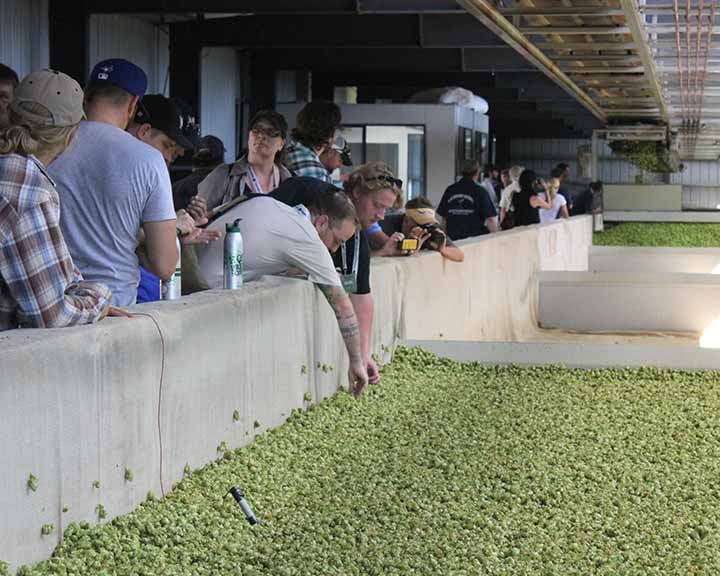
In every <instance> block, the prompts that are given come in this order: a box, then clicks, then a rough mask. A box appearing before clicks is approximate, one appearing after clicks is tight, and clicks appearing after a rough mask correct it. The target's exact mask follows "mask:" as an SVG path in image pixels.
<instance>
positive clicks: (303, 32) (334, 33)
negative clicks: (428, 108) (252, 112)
mask: <svg viewBox="0 0 720 576" xmlns="http://www.w3.org/2000/svg"><path fill="white" fill-rule="evenodd" d="M171 26H173V27H175V28H176V29H177V30H178V31H179V33H180V34H181V35H184V37H186V38H187V39H188V40H189V41H193V42H196V43H197V44H199V45H200V46H235V47H238V48H244V47H258V46H261V47H268V48H281V47H282V48H288V49H290V48H294V47H300V46H302V47H326V48H359V47H378V46H381V47H385V48H393V47H399V48H409V47H425V48H474V47H479V48H482V47H504V46H505V44H504V43H503V41H502V40H501V39H500V38H498V37H497V36H496V35H495V34H493V33H492V32H491V31H490V30H488V29H487V28H486V27H484V26H483V25H482V24H481V23H479V22H478V21H477V19H475V18H473V17H472V16H471V15H469V14H425V15H418V14H382V15H380V14H366V15H362V16H357V15H353V14H329V15H328V14H319V15H316V16H307V15H305V16H302V15H301V16H298V15H294V16H283V15H278V16H269V15H264V14H263V15H249V16H240V17H232V18H216V19H205V20H199V21H198V20H190V21H184V22H176V23H173V24H172V25H171Z"/></svg>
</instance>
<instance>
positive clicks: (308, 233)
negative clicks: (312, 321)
mask: <svg viewBox="0 0 720 576" xmlns="http://www.w3.org/2000/svg"><path fill="white" fill-rule="evenodd" d="M236 218H241V221H240V233H241V234H242V237H243V280H245V281H251V280H255V279H257V278H260V277H261V276H264V275H273V274H282V273H285V272H287V271H288V270H289V269H292V268H297V269H299V270H301V271H302V272H303V273H305V274H307V277H308V280H310V281H311V282H313V283H315V284H326V285H329V286H337V287H340V286H342V284H341V283H340V277H339V276H338V273H337V271H336V270H335V264H333V260H332V257H331V256H330V252H329V251H328V249H327V247H326V246H325V244H323V242H322V240H321V239H320V236H319V235H318V233H317V230H316V229H315V226H313V225H312V223H311V222H310V220H308V219H307V218H306V217H305V216H303V215H302V214H301V213H300V212H299V211H298V210H296V209H295V208H291V207H290V206H287V205H285V204H282V203H281V202H278V201H277V200H275V199H273V198H268V197H260V198H252V199H250V200H246V201H245V202H242V203H241V204H238V205H237V206H235V207H233V208H231V209H230V210H228V211H227V212H226V213H225V214H223V215H222V216H220V217H219V218H218V219H217V220H215V221H214V222H213V223H212V224H210V226H208V228H210V229H211V230H219V231H220V232H221V233H222V234H223V236H224V235H225V224H227V223H230V222H233V221H234V220H235V219H236ZM195 250H196V252H197V256H198V263H199V266H200V271H201V273H202V275H203V277H204V279H205V280H206V281H207V283H208V285H209V286H210V287H211V288H222V285H223V240H222V239H221V240H218V241H217V242H211V243H210V244H208V245H207V246H196V247H195Z"/></svg>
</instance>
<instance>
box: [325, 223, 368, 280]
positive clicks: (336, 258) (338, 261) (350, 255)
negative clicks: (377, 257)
mask: <svg viewBox="0 0 720 576" xmlns="http://www.w3.org/2000/svg"><path fill="white" fill-rule="evenodd" d="M332 256H333V262H335V268H337V269H338V271H339V272H340V274H350V273H351V272H352V266H353V259H354V256H355V236H352V237H351V238H350V239H349V240H348V241H347V242H345V263H344V265H343V257H342V247H341V248H338V250H337V252H335V254H333V255H332ZM358 257H359V260H358V269H357V290H356V292H355V293H356V294H370V244H368V239H367V235H366V234H365V231H364V230H363V231H361V232H360V254H358Z"/></svg>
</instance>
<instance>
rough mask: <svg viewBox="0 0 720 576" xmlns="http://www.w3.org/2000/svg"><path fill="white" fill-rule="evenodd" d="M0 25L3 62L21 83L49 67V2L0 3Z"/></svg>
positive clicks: (12, 0) (3, 0) (0, 58)
mask: <svg viewBox="0 0 720 576" xmlns="http://www.w3.org/2000/svg"><path fill="white" fill-rule="evenodd" d="M0 22H1V23H2V24H1V26H2V31H0V62H2V63H3V64H5V65H6V66H10V68H12V69H13V70H15V72H17V74H18V76H19V77H20V78H21V79H22V77H23V76H25V75H26V74H28V73H30V72H33V71H35V70H40V69H42V68H47V67H48V66H49V64H50V49H49V31H48V28H49V25H48V0H1V1H0Z"/></svg>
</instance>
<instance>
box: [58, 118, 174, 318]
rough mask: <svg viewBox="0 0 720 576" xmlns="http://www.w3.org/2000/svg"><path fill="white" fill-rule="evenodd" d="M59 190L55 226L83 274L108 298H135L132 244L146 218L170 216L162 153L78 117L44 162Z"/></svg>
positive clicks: (119, 302) (120, 301) (121, 301)
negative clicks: (61, 146) (62, 145)
mask: <svg viewBox="0 0 720 576" xmlns="http://www.w3.org/2000/svg"><path fill="white" fill-rule="evenodd" d="M48 172H49V173H50V176H51V177H52V178H53V180H55V184H56V186H57V191H58V194H59V195H60V227H61V228H62V232H63V236H64V237H65V241H66V242H67V245H68V248H69V249H70V254H71V255H72V258H73V260H74V261H75V264H76V265H77V267H78V268H79V269H80V272H82V275H83V276H84V277H85V279H86V280H90V281H93V282H102V283H103V284H105V285H107V286H108V287H109V288H110V289H111V290H112V303H113V304H114V305H116V306H128V305H130V304H134V303H135V298H136V296H137V286H138V282H139V279H140V270H139V264H138V259H137V256H136V255H135V248H136V247H137V243H138V242H137V237H138V233H139V231H140V226H141V224H142V223H143V222H160V221H163V220H175V208H174V207H173V198H172V186H171V184H170V175H169V173H168V169H167V166H166V165H165V160H164V159H163V157H162V154H160V152H158V151H157V150H155V148H153V147H151V146H148V145H147V144H145V143H144V142H141V141H140V140H138V139H137V138H135V137H134V136H131V135H130V134H128V133H127V132H125V131H124V130H121V129H120V128H118V127H117V126H112V125H110V124H104V123H100V122H90V121H87V122H82V123H81V124H80V127H79V128H78V131H77V134H76V135H75V139H74V140H73V142H72V144H71V145H70V147H69V148H68V149H67V150H66V151H65V152H64V153H63V154H62V155H60V156H59V157H58V158H57V159H56V160H55V161H54V162H53V163H52V164H51V165H50V167H49V169H48Z"/></svg>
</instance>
